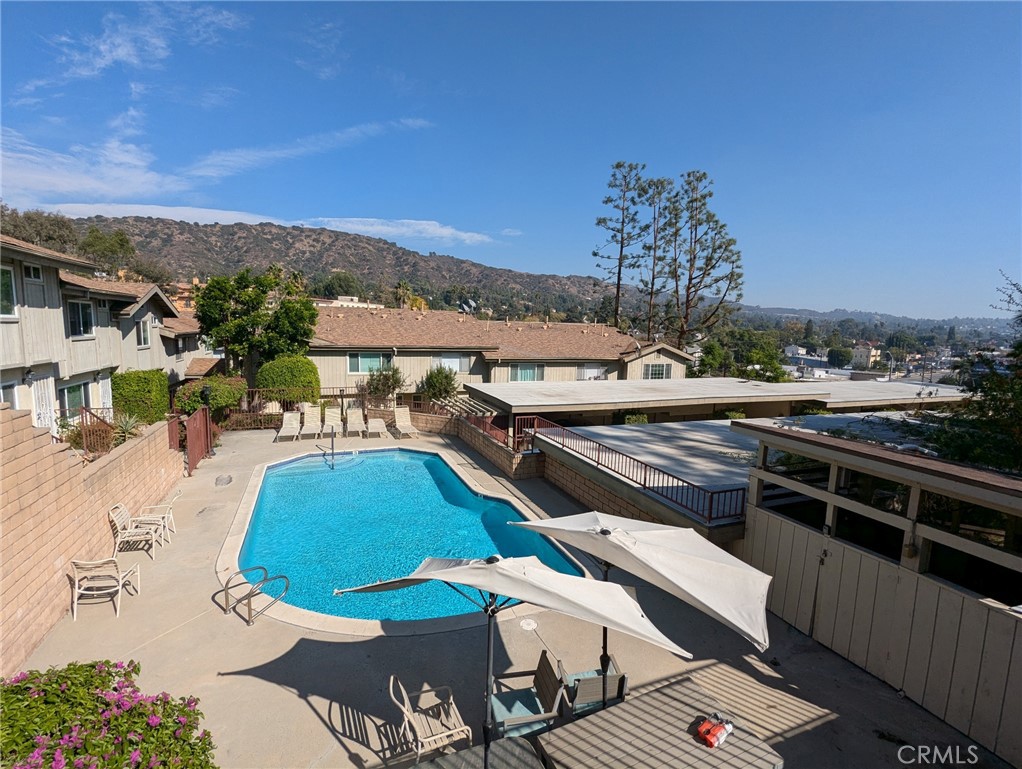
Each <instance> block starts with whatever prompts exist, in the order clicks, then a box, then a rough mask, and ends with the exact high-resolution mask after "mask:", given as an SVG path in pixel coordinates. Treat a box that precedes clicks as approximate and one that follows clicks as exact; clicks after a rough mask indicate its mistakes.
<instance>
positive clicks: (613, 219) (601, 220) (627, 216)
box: [593, 161, 646, 328]
mask: <svg viewBox="0 0 1022 769" xmlns="http://www.w3.org/2000/svg"><path fill="white" fill-rule="evenodd" d="M645 170H646V164H645V163H625V162H623V161H619V162H617V163H615V164H614V165H613V166H612V167H611V172H610V181H608V182H607V188H608V189H610V190H611V192H610V194H609V195H607V196H606V197H605V198H604V199H603V205H605V206H610V207H611V208H612V209H613V211H614V212H613V214H611V215H609V216H600V217H597V219H596V226H597V227H600V228H602V229H604V230H606V231H607V232H608V234H609V237H608V239H607V242H606V243H604V244H603V245H602V246H600V247H599V248H597V249H595V250H593V257H595V258H596V260H597V262H600V263H601V264H602V266H603V267H604V269H606V271H607V273H608V274H609V275H610V276H611V277H612V278H613V280H614V325H615V326H617V327H618V328H620V327H621V286H622V284H623V281H624V276H625V272H626V271H627V270H630V269H632V268H634V266H635V259H636V256H635V254H634V253H633V252H632V251H631V249H632V248H633V247H634V246H635V245H636V244H638V243H641V242H642V239H643V238H644V237H645V236H646V225H645V224H643V223H642V222H640V221H639V189H640V187H641V186H642V174H643V172H644V171H645ZM608 247H609V248H611V253H610V254H604V253H603V249H604V248H608ZM607 262H610V264H606V263H607Z"/></svg>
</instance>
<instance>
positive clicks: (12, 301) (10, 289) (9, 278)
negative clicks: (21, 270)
mask: <svg viewBox="0 0 1022 769" xmlns="http://www.w3.org/2000/svg"><path fill="white" fill-rule="evenodd" d="M17 304H18V302H17V295H16V294H15V292H14V270H13V269H11V268H10V267H0V315H5V316H8V317H11V316H14V315H17V312H15V309H14V308H15V307H16V306H17Z"/></svg>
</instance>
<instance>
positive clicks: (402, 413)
mask: <svg viewBox="0 0 1022 769" xmlns="http://www.w3.org/2000/svg"><path fill="white" fill-rule="evenodd" d="M394 429H395V430H397V437H398V438H418V437H419V431H418V430H417V429H416V428H415V425H413V424H412V412H411V411H409V410H408V407H407V406H395V407H394Z"/></svg>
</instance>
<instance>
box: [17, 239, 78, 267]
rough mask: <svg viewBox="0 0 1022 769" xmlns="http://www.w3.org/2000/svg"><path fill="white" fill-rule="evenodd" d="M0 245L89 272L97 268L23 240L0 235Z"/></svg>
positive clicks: (76, 258) (73, 257)
mask: <svg viewBox="0 0 1022 769" xmlns="http://www.w3.org/2000/svg"><path fill="white" fill-rule="evenodd" d="M0 243H2V244H3V245H5V246H7V247H8V248H13V249H16V250H18V251H21V252H22V253H25V254H28V255H29V256H38V257H42V258H45V259H52V260H53V261H55V262H61V263H63V264H67V265H70V266H72V267H83V268H87V269H89V270H95V269H96V267H97V265H96V264H95V263H94V262H90V261H89V260H88V259H85V258H83V257H80V256H71V255H70V254H62V253H60V252H59V251H54V250H52V249H49V248H43V247H42V246H37V245H35V244H34V243H28V242H26V241H24V240H18V239H17V238H12V237H11V236H10V235H0Z"/></svg>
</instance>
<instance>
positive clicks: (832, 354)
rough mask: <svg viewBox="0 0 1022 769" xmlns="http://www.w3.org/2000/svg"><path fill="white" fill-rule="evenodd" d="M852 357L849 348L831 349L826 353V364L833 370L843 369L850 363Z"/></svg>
mask: <svg viewBox="0 0 1022 769" xmlns="http://www.w3.org/2000/svg"><path fill="white" fill-rule="evenodd" d="M852 355H853V353H852V350H851V348H849V347H831V348H830V349H829V350H828V351H827V363H829V364H830V365H831V366H833V367H834V368H844V367H845V366H847V365H848V364H849V363H851V362H852Z"/></svg>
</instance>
